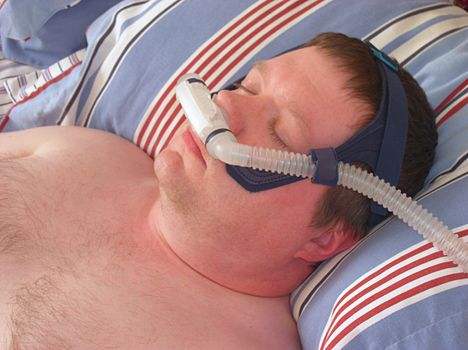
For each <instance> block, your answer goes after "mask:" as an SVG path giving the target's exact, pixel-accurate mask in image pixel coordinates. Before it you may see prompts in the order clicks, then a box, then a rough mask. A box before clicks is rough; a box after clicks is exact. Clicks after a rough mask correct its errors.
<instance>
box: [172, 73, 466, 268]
mask: <svg viewBox="0 0 468 350" xmlns="http://www.w3.org/2000/svg"><path fill="white" fill-rule="evenodd" d="M176 93H177V97H178V99H179V101H180V102H181V104H182V107H183V108H184V110H185V113H186V115H187V118H188V119H189V121H190V123H191V125H192V128H193V129H194V131H195V132H196V133H197V135H198V136H199V137H200V138H201V139H202V141H203V142H205V144H206V146H207V150H208V153H209V154H210V155H211V156H212V157H214V158H216V159H219V160H221V161H223V162H224V163H227V164H231V165H237V166H243V167H250V168H253V169H259V170H267V171H273V172H277V173H281V174H285V175H293V176H299V177H308V178H313V177H314V174H315V169H316V165H315V163H314V162H313V161H312V158H311V156H309V155H305V154H299V153H292V152H284V151H279V150H272V149H267V148H261V147H253V146H248V145H243V144H239V143H237V140H236V138H235V137H234V135H233V134H232V133H231V132H230V131H229V127H228V125H227V123H226V122H225V120H224V116H223V113H222V112H221V111H220V109H219V108H218V107H217V106H216V105H215V104H214V103H213V102H212V101H211V98H210V95H209V91H208V89H207V88H206V86H205V85H204V82H203V81H202V80H201V79H200V78H199V77H198V76H196V75H193V74H190V75H187V76H184V77H182V78H181V80H180V81H179V84H178V86H177V88H176ZM338 184H339V185H341V186H344V187H347V188H349V189H352V190H354V191H356V192H359V193H361V194H363V195H365V196H366V197H368V198H370V199H372V200H374V201H375V202H377V203H379V204H380V205H382V206H383V207H385V208H386V209H388V210H389V211H391V212H392V213H393V214H395V215H396V216H397V217H398V218H400V219H401V220H402V221H403V222H405V223H406V224H408V225H409V226H410V227H411V228H413V229H414V230H416V231H417V232H419V233H420V234H421V235H422V236H423V237H424V238H425V239H427V240H428V241H430V242H432V243H433V245H434V247H435V248H437V249H439V250H441V251H442V252H443V253H444V254H445V255H446V256H447V257H448V258H449V259H451V260H452V261H453V262H454V263H456V264H457V265H458V266H459V267H460V268H461V269H462V270H463V271H464V272H467V273H468V245H467V244H465V242H464V241H463V240H462V239H461V238H459V237H458V236H457V235H456V234H454V233H453V232H452V231H451V230H450V229H449V228H448V227H447V226H446V225H444V224H443V223H442V222H441V221H440V220H438V219H437V218H436V217H434V216H433V215H432V214H431V213H430V212H428V211H427V210H426V209H424V208H423V207H422V206H421V205H420V204H418V203H417V202H416V201H414V200H413V199H411V198H409V197H408V196H406V195H405V194H404V193H402V192H401V191H400V190H398V189H396V188H395V187H393V186H391V185H390V184H388V183H386V182H385V181H384V180H382V179H379V178H378V177H377V176H375V175H373V174H370V173H369V172H367V171H365V170H362V169H360V168H357V167H355V166H353V165H350V164H344V163H342V162H340V163H339V164H338Z"/></svg>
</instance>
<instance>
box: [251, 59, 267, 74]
mask: <svg viewBox="0 0 468 350" xmlns="http://www.w3.org/2000/svg"><path fill="white" fill-rule="evenodd" d="M252 69H256V70H258V71H259V72H260V74H261V75H264V74H265V73H266V71H267V68H266V62H265V61H264V60H260V61H257V62H255V63H254V64H253V65H252Z"/></svg>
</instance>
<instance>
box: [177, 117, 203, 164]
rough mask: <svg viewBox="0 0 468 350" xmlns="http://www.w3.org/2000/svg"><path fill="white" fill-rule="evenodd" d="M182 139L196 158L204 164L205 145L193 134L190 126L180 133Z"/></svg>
mask: <svg viewBox="0 0 468 350" xmlns="http://www.w3.org/2000/svg"><path fill="white" fill-rule="evenodd" d="M182 139H183V140H184V143H185V145H186V146H187V148H188V149H189V151H190V152H192V153H193V154H194V155H195V156H196V157H197V158H198V159H200V160H201V161H202V162H203V163H204V164H205V166H206V161H205V157H204V156H203V155H204V153H205V151H204V150H205V147H204V145H203V143H202V142H201V141H200V139H199V138H198V137H197V136H196V135H195V134H194V132H193V130H192V128H191V127H190V126H188V127H187V129H186V130H185V131H184V132H183V134H182Z"/></svg>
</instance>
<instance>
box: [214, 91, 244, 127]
mask: <svg viewBox="0 0 468 350" xmlns="http://www.w3.org/2000/svg"><path fill="white" fill-rule="evenodd" d="M214 101H215V103H216V104H217V105H218V106H219V107H220V108H221V110H222V111H223V113H224V117H225V118H226V122H227V123H228V125H229V128H230V129H231V131H232V132H233V133H234V135H237V134H239V133H240V132H241V131H242V130H243V129H244V127H245V118H246V117H247V114H248V113H249V112H248V110H247V109H248V101H247V98H246V96H243V95H241V94H240V93H239V92H236V91H230V90H222V91H220V92H219V93H218V94H217V95H216V97H215V100H214Z"/></svg>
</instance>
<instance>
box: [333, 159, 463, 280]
mask: <svg viewBox="0 0 468 350" xmlns="http://www.w3.org/2000/svg"><path fill="white" fill-rule="evenodd" d="M338 174H339V175H338V184H339V185H342V186H344V187H347V188H350V189H352V190H354V191H357V192H359V193H361V194H363V195H365V196H366V197H368V198H371V199H372V200H374V201H376V202H377V203H379V204H380V205H382V206H383V207H385V208H386V209H388V210H389V211H391V212H392V213H393V214H395V215H396V216H398V218H400V219H401V220H402V221H403V222H405V223H406V224H408V225H409V226H410V227H411V228H413V229H414V230H416V231H417V232H419V233H420V234H421V235H422V236H423V237H424V238H425V239H427V240H428V241H430V242H432V244H433V245H434V247H435V248H437V249H439V250H441V251H442V252H444V253H445V255H447V256H448V257H449V258H450V259H451V260H452V261H453V262H454V263H456V264H457V265H458V266H460V267H461V268H462V270H463V271H464V272H468V245H467V244H465V242H464V241H463V240H462V239H461V238H460V237H458V236H457V235H456V234H454V233H453V232H452V231H451V230H450V229H449V228H448V227H447V226H446V225H444V224H443V223H442V222H441V221H440V220H439V219H437V218H436V217H434V216H433V215H432V214H431V213H430V212H429V211H427V210H426V209H424V208H423V207H422V206H421V205H420V204H418V203H417V202H416V201H415V200H413V199H411V198H410V197H408V196H407V195H406V194H404V193H402V192H401V191H400V190H398V189H396V188H395V187H394V186H391V185H390V184H388V183H387V182H385V181H384V180H382V179H379V178H378V177H377V176H375V175H373V174H370V173H369V172H367V171H365V170H362V169H360V168H358V167H355V166H353V165H350V164H344V163H342V162H339V164H338Z"/></svg>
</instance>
